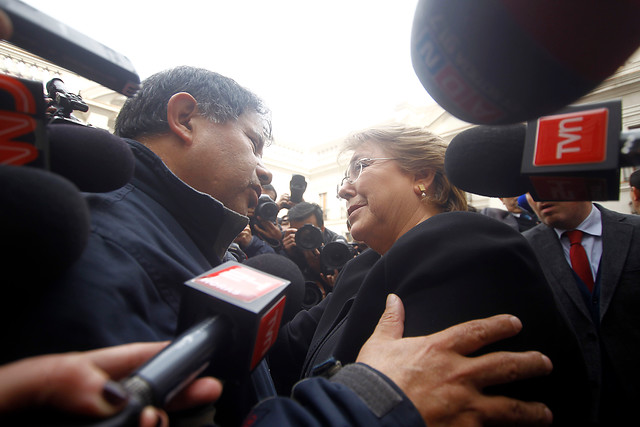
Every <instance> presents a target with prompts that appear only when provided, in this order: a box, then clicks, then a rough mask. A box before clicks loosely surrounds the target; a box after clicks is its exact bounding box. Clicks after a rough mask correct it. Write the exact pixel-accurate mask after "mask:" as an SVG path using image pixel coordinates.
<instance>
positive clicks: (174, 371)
mask: <svg viewBox="0 0 640 427" xmlns="http://www.w3.org/2000/svg"><path fill="white" fill-rule="evenodd" d="M290 264H292V265H293V266H294V267H295V264H294V263H293V262H292V261H291V260H289V259H287V258H286V257H283V256H281V255H276V254H264V255H258V256H256V257H252V258H249V259H248V260H247V262H245V263H244V264H240V263H237V262H235V261H229V262H226V263H224V264H222V265H220V266H218V267H217V268H214V269H212V270H210V271H208V272H206V273H204V274H202V275H200V276H197V277H195V278H193V279H191V280H189V281H187V282H186V283H185V285H186V288H185V294H184V295H183V299H182V302H181V308H180V315H179V320H178V331H181V330H182V331H183V332H182V333H181V334H180V335H179V336H178V337H177V338H176V339H175V340H174V341H173V342H172V343H171V344H170V345H169V346H167V347H166V348H165V349H163V350H162V351H161V352H160V353H158V354H157V355H156V356H154V357H153V358H152V359H151V360H149V361H148V362H147V363H145V364H144V365H143V366H142V367H140V368H139V369H138V370H137V371H136V372H134V373H133V374H132V375H131V376H130V377H128V378H127V379H125V380H123V381H122V384H123V385H124V387H125V388H126V389H127V390H128V391H129V393H130V399H129V405H128V406H127V408H125V410H124V411H123V412H121V413H119V414H117V415H116V416H114V417H112V418H109V419H108V420H104V421H99V422H97V423H95V424H92V425H94V426H120V425H123V424H127V422H133V421H134V420H135V421H137V417H138V415H139V413H140V410H141V409H142V408H143V407H144V406H146V405H155V406H162V405H164V404H165V403H166V402H167V401H168V400H170V399H171V398H172V397H173V396H174V395H175V394H176V393H177V392H179V391H180V390H182V389H183V388H184V386H186V385H187V384H189V383H190V382H191V381H193V380H194V379H195V378H196V377H197V376H199V375H213V376H215V377H217V378H221V379H225V380H229V379H237V378H243V377H245V376H247V375H248V374H249V372H250V371H251V370H253V369H254V368H255V367H256V366H257V365H258V363H259V362H260V361H261V360H262V358H263V357H264V356H265V355H266V353H267V351H268V350H269V349H270V348H271V346H272V345H273V343H274V342H275V339H276V336H277V333H278V330H279V328H280V323H281V320H282V318H283V313H285V312H287V309H286V308H285V305H286V304H288V300H289V291H290V288H291V286H290V284H293V288H294V297H293V299H292V300H293V301H294V304H295V300H296V297H295V294H296V293H300V289H301V288H302V286H303V284H304V279H303V278H302V273H301V272H300V271H299V269H297V267H296V269H295V270H294V269H293V268H291V265H290ZM254 266H255V267H257V268H254ZM262 267H265V269H267V270H269V271H278V272H279V273H280V274H282V275H283V276H288V277H286V278H282V277H277V276H274V275H272V274H269V273H266V272H262V271H260V270H259V268H262ZM289 278H291V279H292V281H290V280H289ZM295 288H298V289H297V290H296V289H295ZM300 302H301V298H300V297H298V303H297V305H298V306H299V305H300ZM292 311H293V310H292V309H291V310H289V315H293V314H292ZM287 320H288V319H287Z"/></svg>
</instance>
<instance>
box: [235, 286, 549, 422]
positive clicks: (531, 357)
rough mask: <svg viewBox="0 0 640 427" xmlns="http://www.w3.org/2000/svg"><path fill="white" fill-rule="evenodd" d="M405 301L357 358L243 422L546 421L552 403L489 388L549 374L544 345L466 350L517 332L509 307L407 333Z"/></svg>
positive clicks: (389, 310)
mask: <svg viewBox="0 0 640 427" xmlns="http://www.w3.org/2000/svg"><path fill="white" fill-rule="evenodd" d="M403 322H404V308H403V305H402V302H401V301H400V299H399V298H397V297H396V296H390V297H389V298H388V299H387V306H386V309H385V311H384V314H383V315H382V317H381V319H380V321H379V323H378V325H377V327H376V329H375V331H374V333H373V335H372V336H371V338H370V339H369V340H368V341H367V342H366V343H365V344H364V346H363V347H362V350H361V351H360V354H359V355H358V359H357V362H356V363H355V364H350V365H347V366H346V367H344V368H341V369H337V373H335V374H333V375H332V376H331V377H330V378H329V379H327V378H324V377H312V378H308V379H306V380H303V381H301V382H299V383H298V384H297V385H296V386H295V388H294V390H293V394H292V398H291V399H288V398H284V397H278V398H274V399H268V400H265V401H263V402H261V403H260V404H259V405H257V406H256V407H255V408H254V409H253V411H252V413H251V414H250V415H249V416H248V418H247V422H245V425H252V426H262V425H264V426H266V425H282V426H287V425H307V426H320V425H355V426H385V425H388V426H414V425H424V423H426V425H427V426H429V427H434V426H445V425H446V426H456V425H460V426H469V425H483V424H494V423H495V424H504V425H548V424H550V423H551V421H552V414H551V412H550V411H549V409H548V408H547V407H546V406H545V405H543V404H541V403H536V402H522V401H518V400H515V399H509V398H506V397H500V396H485V395H483V394H482V389H483V388H484V387H485V386H489V385H496V384H502V383H507V382H511V381H517V380H520V379H524V378H530V377H534V376H540V375H546V374H548V373H549V372H550V371H551V369H552V367H551V362H550V361H549V359H548V358H546V357H545V356H544V355H542V354H541V353H538V352H524V353H510V352H499V353H490V354H486V355H483V356H480V357H466V355H467V354H469V353H472V352H473V351H475V350H477V349H478V348H481V347H483V346H486V345H488V344H490V343H492V342H495V341H498V340H502V339H505V338H508V337H511V336H514V335H516V334H517V333H518V332H519V331H520V329H521V328H522V325H521V323H520V321H519V320H518V319H517V318H516V317H514V316H510V315H499V316H494V317H490V318H487V319H481V320H473V321H470V322H466V323H463V324H460V325H456V326H453V327H451V328H449V329H446V330H444V331H442V332H438V333H436V334H433V335H429V336H422V337H414V338H402V334H403Z"/></svg>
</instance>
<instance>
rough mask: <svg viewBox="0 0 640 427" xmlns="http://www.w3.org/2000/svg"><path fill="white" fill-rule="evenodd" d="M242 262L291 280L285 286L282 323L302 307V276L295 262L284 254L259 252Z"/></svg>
mask: <svg viewBox="0 0 640 427" xmlns="http://www.w3.org/2000/svg"><path fill="white" fill-rule="evenodd" d="M244 264H245V265H247V266H249V267H253V268H255V269H257V270H260V271H262V272H265V273H268V274H272V275H274V276H278V277H281V278H283V279H286V280H288V281H289V282H291V284H290V285H289V287H288V288H287V293H286V296H287V301H286V303H285V308H284V313H283V314H282V322H281V323H282V324H284V323H286V322H288V321H289V320H291V319H292V318H293V317H294V316H295V315H296V314H297V313H298V312H299V311H300V310H301V309H302V300H303V298H304V292H305V285H304V277H303V275H302V272H301V271H300V268H299V267H298V266H297V265H296V263H294V262H293V261H291V260H290V259H289V258H287V257H286V256H284V255H279V254H260V255H256V256H253V257H251V258H248V259H247V260H246V261H245V262H244Z"/></svg>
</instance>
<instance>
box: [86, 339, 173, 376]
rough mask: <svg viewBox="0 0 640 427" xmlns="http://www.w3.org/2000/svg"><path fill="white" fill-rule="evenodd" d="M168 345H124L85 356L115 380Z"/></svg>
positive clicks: (153, 343) (156, 343) (95, 351)
mask: <svg viewBox="0 0 640 427" xmlns="http://www.w3.org/2000/svg"><path fill="white" fill-rule="evenodd" d="M168 344H169V342H168V341H163V342H149V343H133V344H124V345H119V346H115V347H109V348H104V349H99V350H92V351H88V352H86V356H87V357H88V358H89V359H90V360H91V361H92V362H93V363H94V364H95V365H96V366H98V367H99V368H100V369H102V370H104V371H105V372H106V373H107V374H109V376H110V377H111V378H113V379H116V380H117V379H120V378H123V377H125V376H127V375H129V374H130V373H131V372H133V371H134V370H135V369H136V368H138V367H140V366H141V365H142V364H143V363H145V362H146V361H147V360H149V359H151V357H153V356H155V355H156V354H157V353H158V352H159V351H160V350H162V349H163V348H164V347H166V346H167V345H168Z"/></svg>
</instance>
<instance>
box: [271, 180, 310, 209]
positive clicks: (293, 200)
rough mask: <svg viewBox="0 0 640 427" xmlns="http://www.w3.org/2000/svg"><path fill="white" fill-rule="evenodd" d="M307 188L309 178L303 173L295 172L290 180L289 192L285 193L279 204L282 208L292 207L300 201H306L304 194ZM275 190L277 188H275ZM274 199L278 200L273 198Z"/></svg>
mask: <svg viewBox="0 0 640 427" xmlns="http://www.w3.org/2000/svg"><path fill="white" fill-rule="evenodd" d="M306 190H307V180H306V179H305V177H304V176H303V175H297V174H293V175H291V181H289V191H290V192H291V193H290V194H289V193H283V194H282V196H280V199H279V200H278V206H279V207H280V209H291V208H292V207H294V206H295V205H297V204H298V203H300V202H304V199H303V197H302V196H303V195H304V192H305V191H306ZM274 191H275V190H274ZM273 200H276V199H275V198H273Z"/></svg>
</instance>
